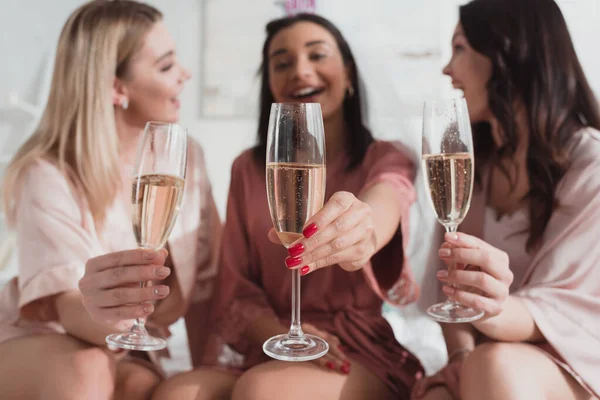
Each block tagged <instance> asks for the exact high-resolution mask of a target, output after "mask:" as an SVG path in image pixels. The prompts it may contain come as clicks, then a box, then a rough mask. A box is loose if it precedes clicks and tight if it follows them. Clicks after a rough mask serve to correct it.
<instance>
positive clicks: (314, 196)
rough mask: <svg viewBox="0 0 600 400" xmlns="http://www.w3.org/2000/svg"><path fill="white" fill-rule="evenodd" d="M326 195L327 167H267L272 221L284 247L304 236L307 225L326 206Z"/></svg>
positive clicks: (285, 165) (282, 165) (291, 164)
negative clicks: (303, 232) (324, 201)
mask: <svg viewBox="0 0 600 400" xmlns="http://www.w3.org/2000/svg"><path fill="white" fill-rule="evenodd" d="M324 196H325V166H324V165H314V164H293V163H268V164H267V198H268V199H269V209H270V210H271V219H272V220H273V225H274V226H275V230H276V231H277V235H278V236H279V239H280V240H281V243H283V245H284V246H286V247H288V246H289V245H290V244H292V243H293V242H295V241H296V240H298V239H300V238H301V237H302V229H303V228H304V224H305V223H306V221H307V220H308V219H309V218H310V217H312V216H313V214H315V213H316V212H317V211H319V210H320V209H321V208H322V207H323V200H324Z"/></svg>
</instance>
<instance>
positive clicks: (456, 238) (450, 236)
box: [446, 233, 458, 242]
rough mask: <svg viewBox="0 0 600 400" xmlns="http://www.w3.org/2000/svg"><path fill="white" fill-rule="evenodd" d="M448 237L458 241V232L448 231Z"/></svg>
mask: <svg viewBox="0 0 600 400" xmlns="http://www.w3.org/2000/svg"><path fill="white" fill-rule="evenodd" d="M446 239H448V240H451V241H454V242H456V241H458V233H446Z"/></svg>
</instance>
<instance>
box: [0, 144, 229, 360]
mask: <svg viewBox="0 0 600 400" xmlns="http://www.w3.org/2000/svg"><path fill="white" fill-rule="evenodd" d="M188 144H189V147H188V165H187V176H186V185H185V192H184V198H183V203H182V208H181V212H180V216H179V218H178V220H177V223H176V225H175V227H174V229H173V232H172V233H171V236H170V237H169V241H168V246H169V252H170V257H171V260H172V262H173V266H174V269H175V271H174V272H175V274H174V275H175V277H176V278H175V279H173V280H171V282H172V286H171V294H170V296H169V297H167V298H166V299H165V300H163V301H161V302H160V303H158V304H157V306H156V311H155V313H154V314H153V315H152V316H151V317H150V318H149V320H148V323H147V326H148V328H149V329H151V330H152V331H153V333H154V334H158V335H161V336H164V337H167V336H168V335H169V332H168V326H169V325H170V324H172V323H174V322H175V321H177V319H179V318H180V317H181V316H185V318H186V325H187V326H188V336H189V339H190V348H191V354H192V359H193V363H194V365H199V364H200V361H201V359H202V357H203V353H204V346H205V344H206V339H207V323H206V320H207V318H208V317H209V307H208V304H209V301H208V300H209V299H210V298H211V297H212V292H213V289H214V282H213V278H214V277H215V276H216V271H217V269H216V268H217V258H216V256H217V255H218V245H219V241H220V233H221V224H220V221H219V216H218V213H217V210H216V207H215V204H214V200H213V198H212V194H211V189H210V185H209V181H208V177H207V175H206V170H205V165H204V155H203V152H202V149H201V148H200V146H199V145H198V144H197V143H195V142H194V141H193V140H191V139H190V140H189V141H188ZM123 179H124V180H125V181H126V182H130V180H131V170H129V171H125V170H124V171H123ZM126 188H129V186H128V185H126ZM126 190H127V189H126ZM122 195H124V196H125V197H126V198H129V196H131V195H130V194H129V193H122ZM16 233H17V246H18V269H19V272H18V276H17V277H16V278H14V279H12V280H11V281H10V282H9V283H8V284H7V285H6V287H4V288H3V290H2V291H1V292H0V342H4V341H7V340H10V339H14V338H19V337H23V336H26V335H32V334H43V333H51V332H60V333H64V329H63V327H62V326H61V325H60V324H59V323H58V321H57V315H56V311H55V310H54V308H53V306H52V304H51V303H50V302H48V301H47V299H48V298H49V296H53V295H56V294H59V293H61V292H65V291H70V290H78V282H79V279H80V278H81V277H82V276H83V274H84V271H85V263H86V261H87V260H88V259H89V258H92V257H96V256H99V255H102V254H105V253H108V252H114V251H121V250H128V249H134V248H136V247H137V245H136V241H135V237H134V235H133V230H132V225H131V209H130V207H129V206H128V205H126V204H125V202H123V201H120V199H118V200H117V201H115V203H114V204H113V205H112V206H111V208H110V209H109V210H108V212H107V218H106V221H105V224H104V228H103V231H102V232H101V233H99V234H98V233H97V232H96V227H95V224H94V220H93V218H92V215H91V213H90V211H89V209H88V208H87V206H86V202H85V199H84V198H83V196H81V195H80V191H79V190H78V188H77V187H76V186H75V185H73V184H72V182H71V180H68V179H67V178H66V177H65V176H64V175H63V174H62V173H61V172H60V171H59V169H58V168H57V167H56V166H55V165H53V164H52V163H50V162H48V161H45V160H40V161H39V162H37V163H35V164H34V165H32V166H31V167H30V168H29V169H28V170H27V172H26V174H25V176H24V177H23V180H22V184H21V186H20V192H19V197H18V210H17V218H16ZM172 275H173V274H172ZM174 281H175V282H174ZM163 354H164V353H163ZM150 358H151V359H152V360H153V361H156V360H157V354H153V355H152V356H151V357H150Z"/></svg>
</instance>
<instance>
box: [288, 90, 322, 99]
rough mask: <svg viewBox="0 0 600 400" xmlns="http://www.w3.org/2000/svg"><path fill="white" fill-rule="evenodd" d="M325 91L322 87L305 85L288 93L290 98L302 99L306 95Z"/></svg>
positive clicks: (309, 95) (310, 95) (306, 96)
mask: <svg viewBox="0 0 600 400" xmlns="http://www.w3.org/2000/svg"><path fill="white" fill-rule="evenodd" d="M324 91H325V89H324V88H316V87H306V88H303V89H300V90H296V91H295V92H294V93H292V94H291V95H290V97H291V98H292V99H295V100H302V99H306V98H308V97H312V96H316V95H318V94H321V93H323V92H324Z"/></svg>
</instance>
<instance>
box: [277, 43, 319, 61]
mask: <svg viewBox="0 0 600 400" xmlns="http://www.w3.org/2000/svg"><path fill="white" fill-rule="evenodd" d="M317 44H327V42H325V41H324V40H311V41H310V42H306V43H305V44H304V47H310V46H315V45H317ZM287 52H288V51H287V49H277V50H275V51H274V52H272V53H271V55H270V57H275V56H278V55H280V54H285V53H287Z"/></svg>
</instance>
